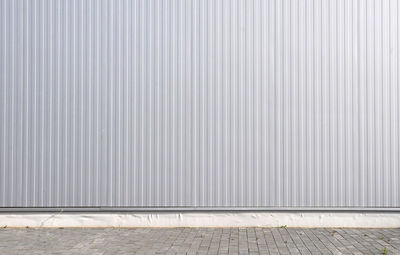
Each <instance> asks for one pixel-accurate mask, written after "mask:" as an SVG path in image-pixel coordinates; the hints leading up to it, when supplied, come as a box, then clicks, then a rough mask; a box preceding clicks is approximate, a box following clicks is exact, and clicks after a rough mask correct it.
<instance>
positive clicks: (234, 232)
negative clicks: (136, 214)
mask: <svg viewBox="0 0 400 255" xmlns="http://www.w3.org/2000/svg"><path fill="white" fill-rule="evenodd" d="M385 247H386V248H385ZM154 253H156V254H385V253H386V254H393V253H395V254H400V229H296V228H137V229H134V228H131V229H129V228H125V229H124V228H122V229H117V228H106V229H101V228H81V229H79V228H65V229H62V228H58V229H57V228H53V229H51V228H48V229H45V228H44V229H31V228H27V229H8V228H3V229H1V230H0V254H154Z"/></svg>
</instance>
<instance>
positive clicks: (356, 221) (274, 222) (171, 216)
mask: <svg viewBox="0 0 400 255" xmlns="http://www.w3.org/2000/svg"><path fill="white" fill-rule="evenodd" d="M5 226H7V227H281V226H287V227H299V228H300V227H301V228H311V227H317V228H318V227H335V228H340V227H346V228H399V227H400V213H395V212H390V213H389V212H387V213H385V212H384V213H372V212H363V213H360V212H358V213H357V212H301V213H300V212H298V213H296V212H180V213H179V212H148V213H145V212H140V213H134V212H112V213H102V212H97V213H96V212H91V213H74V212H58V213H22V212H21V213H10V212H7V213H4V212H3V213H0V227H5Z"/></svg>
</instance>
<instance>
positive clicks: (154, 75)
mask: <svg viewBox="0 0 400 255" xmlns="http://www.w3.org/2000/svg"><path fill="white" fill-rule="evenodd" d="M399 2H400V1H397V0H350V1H349V0H329V1H328V0H301V1H295V0H282V1H280V0H265V1H264V0H249V1H246V0H221V1H213V0H204V1H203V0H165V1H164V0H132V1H131V0H115V1H105V0H99V1H94V0H71V1H60V0H57V1H54V0H25V1H23V0H0V13H1V15H0V18H1V19H0V48H1V50H0V54H1V55H0V78H1V79H0V145H1V147H0V207H76V206H83V207H94V206H113V207H119V206H127V207H160V206H164V207H177V206H187V207H193V208H202V207H215V208H223V207H229V208H234V207H236V208H239V207H252V208H260V207H265V208H267V207H296V208H297V207H319V208H323V207H354V208H356V207H360V208H366V207H381V208H382V207H400V190H399V183H400V175H399V172H400V167H399V163H400V162H399V158H400V154H399V153H400V136H399V129H400V127H399V124H400V107H399V106H400V103H399V102H400V88H399V85H400V84H399V71H400V70H399V68H400V65H399V64H400V63H399V29H400V22H399V17H398V16H399V13H400V9H399V8H400V7H399V5H400V3H399Z"/></svg>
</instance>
